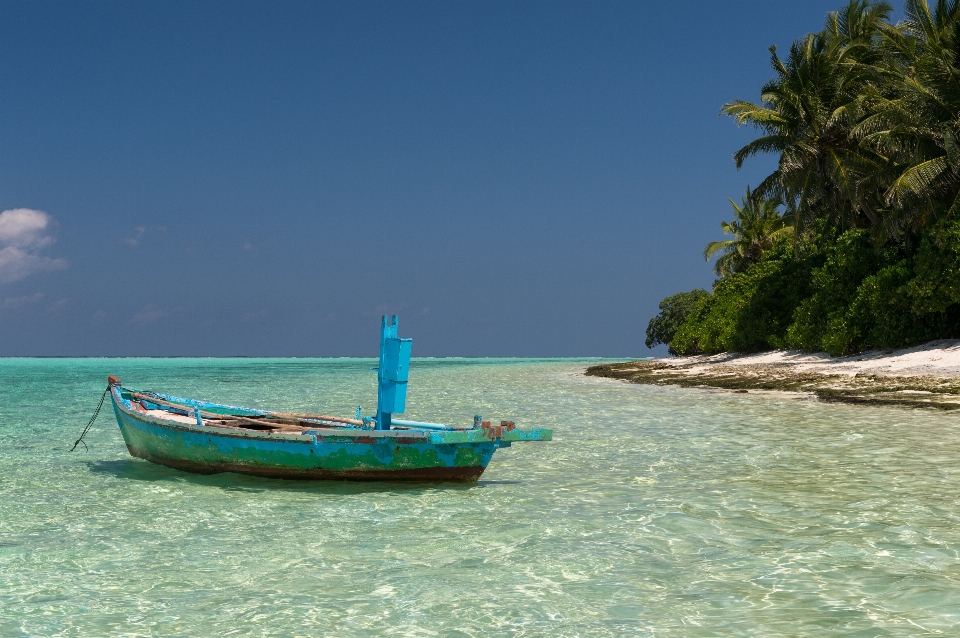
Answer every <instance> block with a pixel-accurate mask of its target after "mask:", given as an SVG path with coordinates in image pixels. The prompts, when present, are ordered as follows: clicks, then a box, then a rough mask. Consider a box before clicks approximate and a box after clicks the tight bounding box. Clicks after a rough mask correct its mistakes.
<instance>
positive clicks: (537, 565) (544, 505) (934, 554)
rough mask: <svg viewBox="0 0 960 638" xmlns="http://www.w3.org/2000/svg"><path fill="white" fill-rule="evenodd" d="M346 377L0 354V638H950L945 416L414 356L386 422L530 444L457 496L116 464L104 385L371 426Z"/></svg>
mask: <svg viewBox="0 0 960 638" xmlns="http://www.w3.org/2000/svg"><path fill="white" fill-rule="evenodd" d="M370 365H371V361H366V360H257V359H159V360H151V359H116V360H103V359H77V360H68V359H47V360H43V359H40V360H37V359H32V360H31V359H20V360H17V359H15V360H0V636H4V637H7V636H84V637H86V636H332V635H338V636H383V635H397V636H632V635H673V636H730V635H744V636H751V635H752V636H822V635H844V636H847V635H863V636H875V635H889V636H900V635H902V636H911V635H916V636H919V635H927V634H936V633H942V634H946V635H958V634H960V554H958V550H960V524H958V523H960V415H951V414H940V413H930V412H919V411H912V410H905V409H894V408H873V407H863V406H843V405H828V404H821V403H818V402H815V401H807V400H796V399H782V398H772V397H769V396H767V397H764V396H757V395H753V394H747V395H744V394H727V393H720V392H711V391H705V390H684V389H678V388H655V387H645V386H634V385H627V384H623V383H619V382H614V381H608V380H601V379H592V378H585V377H583V376H582V374H581V373H582V370H583V369H584V367H585V366H586V365H587V364H586V363H584V362H575V361H510V360H416V361H415V362H414V364H413V366H412V370H411V390H410V398H409V401H408V412H407V416H408V418H417V419H422V420H427V421H447V422H457V423H462V424H464V425H466V424H469V423H470V421H471V417H472V415H473V414H475V413H476V412H480V413H482V414H483V415H484V417H490V418H493V419H501V418H504V419H506V418H512V419H514V420H516V421H517V423H518V425H520V426H532V425H542V426H550V427H553V428H554V441H553V442H551V443H542V444H518V445H515V446H514V447H512V448H510V449H506V450H501V451H499V452H497V454H496V455H495V456H494V459H493V461H492V463H491V464H490V467H489V469H488V470H487V472H486V473H485V474H484V476H483V478H482V480H481V481H480V483H479V484H478V485H475V486H458V485H429V484H428V485H402V484H386V483H381V484H350V483H298V482H285V481H271V480H267V479H257V478H247V477H242V476H236V475H230V474H221V475H215V476H196V475H190V474H184V473H181V472H177V471H175V470H170V469H167V468H163V467H159V466H155V465H151V464H150V463H147V462H145V461H141V460H139V459H132V458H130V457H129V455H128V454H127V452H126V449H125V448H124V446H123V443H122V440H121V438H120V434H119V431H118V430H117V428H116V424H115V421H114V420H113V416H112V414H109V413H106V412H105V413H104V415H102V416H101V420H100V421H98V423H97V425H96V426H95V427H94V429H93V430H92V431H91V432H90V434H88V436H87V442H88V445H89V450H87V451H84V450H83V449H82V446H81V448H80V449H79V450H78V451H76V452H73V453H68V452H67V451H66V450H67V449H68V448H69V447H70V445H71V444H72V442H73V440H74V439H75V438H76V436H77V434H78V433H79V430H80V429H81V428H82V426H83V424H84V423H85V422H86V420H87V418H88V417H89V415H90V413H91V412H92V410H93V408H94V407H95V406H96V402H97V399H98V398H99V396H100V393H101V391H102V390H103V388H104V386H105V379H106V376H107V374H111V373H112V374H117V375H119V376H120V377H121V378H122V379H123V380H124V383H125V384H126V385H128V386H131V387H137V388H141V389H149V390H156V391H166V392H169V393H172V394H178V395H186V396H197V397H200V398H209V399H215V400H219V401H223V402H226V403H238V404H245V405H252V406H262V407H273V408H278V409H285V410H291V411H301V410H311V411H314V410H316V411H324V412H337V413H342V414H347V415H349V414H352V413H353V412H354V411H355V409H356V405H357V403H362V404H363V406H364V408H365V411H366V412H367V413H370V412H372V411H373V407H374V403H375V399H376V397H375V388H374V376H373V375H374V373H372V372H370V371H369V369H368V368H369V366H370Z"/></svg>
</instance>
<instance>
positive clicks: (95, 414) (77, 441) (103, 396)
mask: <svg viewBox="0 0 960 638" xmlns="http://www.w3.org/2000/svg"><path fill="white" fill-rule="evenodd" d="M107 392H110V386H107V389H106V390H104V391H103V394H102V395H100V403H98V404H97V409H96V411H95V412H94V413H93V416H92V417H90V421H89V422H88V423H87V427H85V428H83V432H81V433H80V438H79V439H77V440H76V441H75V442H74V444H73V447H72V448H70V451H71V452H73V451H74V450H76V449H77V446H78V445H80V444H81V443H83V448H84V449H85V450H89V449H90V448H88V447H87V444H86V443H84V441H83V437H85V436H86V435H87V430H89V429H90V426H91V425H93V422H94V421H96V420H97V417H98V416H100V408H102V407H103V402H104V400H105V399H106V398H107Z"/></svg>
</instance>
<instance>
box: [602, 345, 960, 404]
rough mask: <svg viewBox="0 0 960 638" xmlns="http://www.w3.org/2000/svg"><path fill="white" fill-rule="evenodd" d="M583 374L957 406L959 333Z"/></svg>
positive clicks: (644, 363) (615, 366)
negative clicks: (845, 353)
mask: <svg viewBox="0 0 960 638" xmlns="http://www.w3.org/2000/svg"><path fill="white" fill-rule="evenodd" d="M585 374H586V375H587V376H593V377H605V378H609V379H619V380H622V381H627V382H630V383H640V384H648V385H676V386H681V387H687V388H693V387H695V388H715V389H721V390H729V391H733V392H741V393H745V392H771V391H775V392H789V393H793V394H799V395H804V396H807V397H811V396H812V397H816V398H818V399H820V400H821V401H831V402H840V403H860V404H871V405H893V406H901V407H917V408H926V409H939V410H960V339H950V340H941V341H932V342H930V343H926V344H923V345H921V346H916V347H914V348H904V349H901V350H887V351H872V352H863V353H860V354H857V355H853V356H849V357H831V356H830V355H828V354H826V353H805V352H796V351H790V350H774V351H771V352H761V353H757V354H750V355H739V354H729V353H728V354H719V355H709V356H708V355H702V356H694V357H672V358H663V359H648V360H638V361H630V362H625V363H611V364H602V365H596V366H590V367H589V368H587V370H586V373H585Z"/></svg>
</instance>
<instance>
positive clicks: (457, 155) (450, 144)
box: [0, 0, 840, 357]
mask: <svg viewBox="0 0 960 638" xmlns="http://www.w3.org/2000/svg"><path fill="white" fill-rule="evenodd" d="M839 6H840V2H839V0H833V1H831V2H821V1H819V0H808V1H805V2H795V1H780V0H762V1H761V0H757V1H753V0H750V1H737V0H731V1H729V2H722V3H719V2H718V3H699V2H669V3H663V2H657V3H654V2H629V3H618V2H603V3H595V2H589V3H588V2H578V3H569V2H556V1H551V2H502V3H501V2H436V3H432V2H344V3H317V2H309V3H307V2H305V3H297V2H282V3H267V2H257V3H254V2H222V3H218V2H212V1H211V2H204V3H187V2H163V3H160V2H153V3H146V2H136V3H132V2H123V3H121V2H98V3H63V2H55V3H47V2H33V1H31V2H2V3H0V11H2V15H3V19H2V20H0V78H2V82H0V210H5V211H6V210H18V209H28V210H30V211H42V212H43V213H45V216H43V217H38V216H34V217H29V215H28V214H24V215H27V216H24V215H21V216H20V217H17V218H16V220H14V218H13V217H12V216H8V222H9V223H8V224H7V231H8V235H7V236H5V235H4V234H3V233H4V226H3V225H2V224H0V244H2V243H3V242H4V241H6V243H5V244H4V245H3V246H0V248H2V250H4V251H7V252H6V253H3V252H0V356H20V355H62V356H80V355H89V356H99V355H120V356H141V355H196V356H226V355H245V356H373V355H375V353H376V348H377V338H378V329H379V321H380V315H381V314H383V313H391V314H393V313H396V314H399V315H400V319H401V333H403V334H404V336H410V337H413V338H414V340H415V341H414V355H415V356H418V355H419V356H622V357H628V356H644V355H648V354H651V352H650V351H649V350H647V349H646V348H645V347H644V345H643V340H644V334H643V333H644V329H645V327H646V325H647V322H648V320H649V319H650V317H651V316H652V315H653V314H655V313H656V308H657V303H658V302H659V301H660V299H661V298H663V297H664V296H666V295H669V294H673V293H675V292H678V291H681V290H690V289H693V288H697V287H707V288H709V286H710V284H711V282H712V280H713V277H712V272H711V269H710V265H709V264H707V263H705V262H704V261H703V258H702V256H701V253H702V250H703V246H704V244H706V243H707V242H708V241H711V240H714V239H720V238H722V234H721V233H720V230H719V222H720V220H722V219H728V218H729V211H730V207H729V203H728V202H727V198H728V197H732V198H734V199H739V197H740V196H741V195H742V193H743V191H744V189H745V187H746V186H747V185H748V184H756V183H757V182H758V181H759V179H760V178H761V177H762V176H763V175H765V174H766V172H769V170H770V169H771V168H772V164H771V161H770V160H755V161H753V162H751V163H750V164H749V165H748V166H747V167H745V168H744V169H743V170H741V171H739V172H738V171H737V170H736V168H735V166H734V164H733V161H732V159H731V156H732V154H733V152H734V151H735V150H736V149H737V148H738V147H739V146H741V145H742V144H744V143H745V142H746V141H748V140H749V139H750V138H751V135H752V133H751V131H749V130H738V129H737V127H736V126H735V125H734V123H733V122H732V121H730V120H729V119H727V118H721V117H719V116H718V111H719V109H720V106H721V105H722V104H723V103H724V102H726V101H729V100H731V99H734V98H745V99H754V100H755V99H758V97H759V88H760V86H761V85H762V84H763V82H764V81H766V80H767V79H768V78H769V77H770V76H771V72H770V69H769V65H768V53H767V47H769V46H770V45H772V44H776V45H778V46H779V47H781V48H784V47H787V46H788V45H789V44H790V42H791V41H792V40H793V39H795V38H797V37H801V36H803V35H804V34H806V33H807V32H810V31H814V30H818V29H819V28H820V27H821V25H822V23H823V20H824V18H825V16H826V13H827V12H828V11H830V10H833V9H836V8H838V7H839ZM10 220H13V221H10ZM17 220H19V221H17ZM0 221H2V220H0ZM14 222H16V224H21V222H22V224H26V226H22V227H21V226H17V225H16V224H14ZM31 224H32V225H31ZM21 231H22V232H21ZM11 233H13V234H11ZM16 233H20V234H19V235H17V234H16ZM24 233H26V234H24ZM5 237H6V240H5V239H4V238H5ZM4 255H6V261H4V259H5V257H4ZM18 260H19V261H18ZM4 268H6V271H4V270H3V269H4ZM655 353H656V354H661V353H660V351H659V350H657V351H656V352H655Z"/></svg>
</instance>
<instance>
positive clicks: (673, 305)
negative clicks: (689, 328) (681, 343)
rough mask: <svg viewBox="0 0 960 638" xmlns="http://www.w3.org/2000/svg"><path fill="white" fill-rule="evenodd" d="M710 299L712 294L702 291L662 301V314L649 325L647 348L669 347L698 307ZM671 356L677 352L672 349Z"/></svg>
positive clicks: (684, 293) (682, 293) (679, 294)
mask: <svg viewBox="0 0 960 638" xmlns="http://www.w3.org/2000/svg"><path fill="white" fill-rule="evenodd" d="M708 297H710V293H709V292H707V291H706V290H702V289H700V290H691V291H690V292H681V293H677V294H675V295H672V296H670V297H667V298H666V299H664V300H663V301H661V302H660V313H659V314H658V315H657V316H656V317H654V318H653V319H651V320H650V323H649V324H648V325H647V341H646V344H647V347H648V348H652V347H654V346H657V345H660V344H668V345H669V344H670V342H671V341H673V338H674V336H675V335H676V334H677V330H679V329H680V326H682V325H683V323H684V322H685V321H686V320H687V318H688V317H689V316H690V314H691V313H692V312H693V311H694V310H696V308H697V305H698V304H699V303H700V302H701V301H702V300H704V299H706V298H708ZM670 354H676V352H674V351H673V350H672V349H671V350H670Z"/></svg>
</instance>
